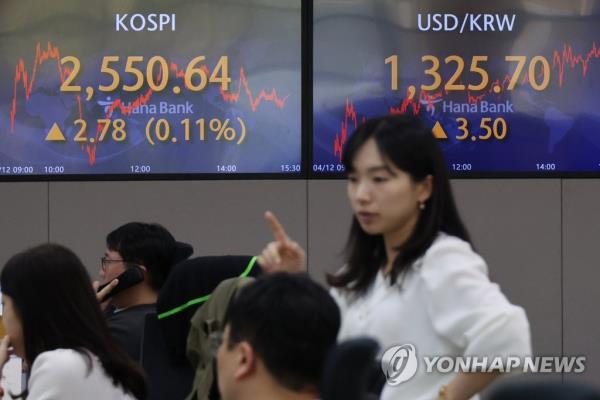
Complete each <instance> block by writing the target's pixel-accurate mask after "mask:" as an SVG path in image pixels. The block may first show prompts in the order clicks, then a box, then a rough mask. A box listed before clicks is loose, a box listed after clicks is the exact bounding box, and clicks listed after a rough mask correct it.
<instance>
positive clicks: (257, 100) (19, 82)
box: [10, 42, 290, 165]
mask: <svg viewBox="0 0 600 400" xmlns="http://www.w3.org/2000/svg"><path fill="white" fill-rule="evenodd" d="M60 59H61V53H60V49H59V47H57V46H54V45H53V44H52V43H51V42H48V43H47V45H46V47H45V48H44V49H42V47H41V44H40V43H39V42H38V43H36V47H35V57H34V60H33V66H32V67H31V72H30V71H28V69H27V67H26V65H25V61H24V60H23V59H22V58H20V59H19V60H18V62H17V64H16V66H15V76H14V81H13V97H12V101H11V108H10V131H11V133H14V124H15V119H16V116H17V99H18V96H19V92H18V90H17V89H18V88H19V87H20V86H22V88H23V93H24V97H25V101H26V102H27V101H29V99H30V97H31V93H32V91H33V88H34V83H35V81H36V77H37V72H38V68H39V67H40V66H41V65H43V64H44V63H45V62H47V61H49V60H56V66H57V70H58V76H59V78H60V82H61V84H62V83H63V82H64V80H65V79H66V77H67V76H69V74H70V73H71V72H72V71H71V70H70V69H68V68H63V67H62V66H61V64H60ZM201 68H202V69H203V70H204V72H205V73H206V74H207V75H208V74H210V71H209V69H208V68H207V67H206V66H202V67H201ZM169 69H170V70H171V71H172V72H174V73H175V77H176V78H178V79H183V78H184V77H185V70H183V69H180V68H179V66H178V65H177V64H176V63H173V62H171V63H170V64H169ZM160 76H161V74H160V73H159V74H158V75H157V77H156V81H158V80H160ZM219 93H220V95H221V98H222V99H223V101H225V102H227V103H232V104H235V103H238V102H240V101H241V98H242V93H243V94H245V95H246V97H247V99H248V104H249V105H250V108H251V109H252V111H253V112H257V110H258V108H259V106H260V105H261V104H262V103H265V102H266V103H273V104H274V105H275V107H277V108H278V109H283V108H284V107H285V104H286V101H287V99H288V98H289V96H290V95H287V96H284V97H281V96H279V94H278V93H277V90H276V89H275V88H273V89H271V90H270V91H267V90H265V89H261V90H259V91H258V94H257V95H256V96H254V94H253V90H252V88H251V85H250V83H249V81H248V78H247V77H246V72H245V70H244V68H243V67H240V73H239V80H238V83H237V88H236V90H235V91H224V90H222V88H221V89H220V91H219ZM153 94H154V92H153V91H152V90H151V89H148V90H147V91H146V92H145V93H143V94H140V95H139V96H138V97H137V98H135V99H134V100H133V101H131V102H129V104H127V105H125V104H124V103H123V101H122V100H121V99H115V100H113V102H112V103H110V104H109V105H108V107H107V108H106V112H105V114H106V115H105V116H106V118H110V117H111V116H112V114H113V113H114V111H115V110H119V111H120V112H121V114H122V115H130V114H131V113H132V112H133V111H134V110H135V109H137V108H139V107H140V106H141V105H144V104H147V103H148V102H149V101H150V98H151V97H152V95H153ZM76 102H77V107H78V110H79V117H80V118H83V110H82V105H81V97H80V95H76ZM100 130H101V127H98V129H97V132H96V139H97V138H98V135H99V132H100ZM96 148H97V140H96V141H95V142H94V143H93V144H91V145H90V144H85V145H84V146H82V149H83V150H84V151H85V152H86V153H87V155H88V162H89V164H90V165H93V164H94V163H95V161H96Z"/></svg>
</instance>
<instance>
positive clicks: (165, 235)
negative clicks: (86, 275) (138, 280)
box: [101, 222, 177, 291]
mask: <svg viewBox="0 0 600 400" xmlns="http://www.w3.org/2000/svg"><path fill="white" fill-rule="evenodd" d="M176 261H177V242H176V241H175V238H174V237H173V235H171V233H170V232H169V231H168V230H167V229H165V228H164V227H163V226H161V225H159V224H148V223H142V222H130V223H128V224H125V225H122V226H120V227H118V228H117V229H115V230H114V231H112V232H110V233H109V234H108V236H107V237H106V253H105V254H104V257H103V259H102V269H101V277H102V278H103V280H104V281H105V282H108V281H111V280H113V279H115V278H116V277H118V276H119V275H120V274H122V273H123V272H124V271H125V269H126V268H128V267H130V266H131V264H134V265H139V266H140V267H141V268H142V269H143V270H144V271H145V275H146V277H147V278H146V279H147V282H148V285H149V286H150V287H151V288H152V289H153V290H155V291H158V290H159V289H160V288H161V287H162V285H163V284H164V282H165V280H166V279H167V275H168V274H169V270H170V268H171V266H172V265H173V264H174V263H175V262H176Z"/></svg>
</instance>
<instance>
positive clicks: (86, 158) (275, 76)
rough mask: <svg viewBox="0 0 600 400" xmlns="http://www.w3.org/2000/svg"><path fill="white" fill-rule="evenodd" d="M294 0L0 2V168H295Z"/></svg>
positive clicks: (297, 14)
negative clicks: (241, 0)
mask: <svg viewBox="0 0 600 400" xmlns="http://www.w3.org/2000/svg"><path fill="white" fill-rule="evenodd" d="M300 55H301V1H300V0H286V1H280V0H277V1H275V0H273V1H259V0H256V1H254V0H245V1H243V2H240V1H219V2H214V1H164V0H160V1H158V0H143V1H142V0H133V1H76V0H56V1H50V2H48V1H42V0H28V1H20V0H6V1H3V2H1V3H0V176H3V175H4V176H7V175H76V176H81V175H85V176H90V175H98V174H111V175H114V174H181V173H184V174H220V173H226V174H243V173H286V174H287V173H289V174H298V173H300V172H301V171H300V170H301V166H300V164H301V116H300V111H301V98H300V97H301V56H300Z"/></svg>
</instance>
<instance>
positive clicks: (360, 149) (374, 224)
mask: <svg viewBox="0 0 600 400" xmlns="http://www.w3.org/2000/svg"><path fill="white" fill-rule="evenodd" d="M342 162H343V164H344V166H345V168H346V171H347V175H348V197H349V199H350V204H351V206H352V209H353V211H354V216H353V221H352V228H351V231H350V236H349V240H348V243H347V247H346V255H347V261H348V267H347V268H346V270H345V273H342V274H341V275H338V276H335V277H329V282H330V283H331V284H332V285H334V286H346V285H348V284H349V283H353V288H354V289H356V290H358V291H364V290H366V288H367V287H368V286H369V284H370V283H371V282H372V280H373V279H374V277H375V275H376V273H377V271H378V269H379V268H381V267H382V265H383V264H384V263H385V262H387V261H388V260H387V259H386V257H387V256H386V251H385V249H386V245H387V246H388V247H389V246H392V247H394V248H395V249H397V250H399V253H398V254H399V255H398V256H397V257H396V259H395V260H394V261H393V270H392V280H393V281H395V280H396V278H397V277H398V275H399V274H400V273H401V272H403V271H404V270H405V269H406V268H408V267H409V266H410V264H411V263H412V261H414V260H416V259H417V258H418V257H420V256H421V255H422V254H423V253H424V252H425V251H426V250H427V248H428V247H429V246H430V245H431V243H432V242H433V240H434V239H435V237H436V235H437V234H438V233H439V232H440V231H443V232H446V233H448V234H452V235H455V236H458V237H460V238H462V239H465V240H467V241H468V240H469V238H468V233H467V231H466V229H465V227H464V225H463V223H462V222H461V220H460V217H459V214H458V211H457V209H456V206H455V202H454V198H453V196H452V190H451V188H450V182H449V180H448V172H447V169H446V163H445V161H444V157H443V155H442V152H441V149H440V147H439V145H438V143H437V141H436V139H435V138H434V137H433V134H432V132H431V130H430V129H428V128H427V127H425V125H424V124H423V123H422V122H421V121H420V120H419V119H418V118H416V117H411V116H385V117H380V118H374V119H370V120H367V121H366V122H364V123H363V124H362V125H361V126H359V127H358V128H357V130H356V131H355V132H354V133H353V134H352V135H351V137H350V139H349V140H348V143H347V144H346V147H345V149H344V153H343V155H342Z"/></svg>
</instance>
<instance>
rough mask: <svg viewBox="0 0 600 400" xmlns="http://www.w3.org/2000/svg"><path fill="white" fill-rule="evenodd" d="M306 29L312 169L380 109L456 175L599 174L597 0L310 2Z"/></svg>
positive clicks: (329, 166) (329, 160)
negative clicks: (439, 154) (418, 130)
mask: <svg viewBox="0 0 600 400" xmlns="http://www.w3.org/2000/svg"><path fill="white" fill-rule="evenodd" d="M313 27H314V32H313V35H314V41H313V45H314V61H313V65H314V71H313V77H314V86H313V91H314V100H313V111H314V120H313V157H312V167H311V168H312V172H313V173H315V174H317V175H322V174H325V175H326V174H330V173H339V172H342V171H343V166H342V165H341V164H340V160H341V155H342V152H343V149H344V145H345V143H346V142H347V140H348V137H349V136H350V134H351V133H352V131H353V130H354V128H355V127H356V126H357V124H359V123H360V122H361V121H363V120H364V119H365V118H368V117H372V116H380V115H386V114H415V115H418V116H420V117H421V118H422V119H423V120H424V121H426V123H427V124H428V126H429V127H431V128H432V131H433V135H434V136H435V137H436V138H437V139H439V143H440V145H441V146H442V148H443V151H444V154H445V157H446V160H447V163H448V168H449V170H450V171H451V172H454V173H455V174H457V175H463V176H475V175H483V176H504V175H510V174H515V175H518V174H523V173H525V174H533V175H535V176H540V175H544V174H547V175H549V176H556V175H563V174H564V175H566V176H568V175H569V174H577V173H591V174H594V173H598V172H600V1H599V0H555V1H546V0H511V1H491V0H480V1H468V0H455V1H446V0H390V1H372V2H356V1H350V0H336V1H328V0H315V2H314V16H313Z"/></svg>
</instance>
